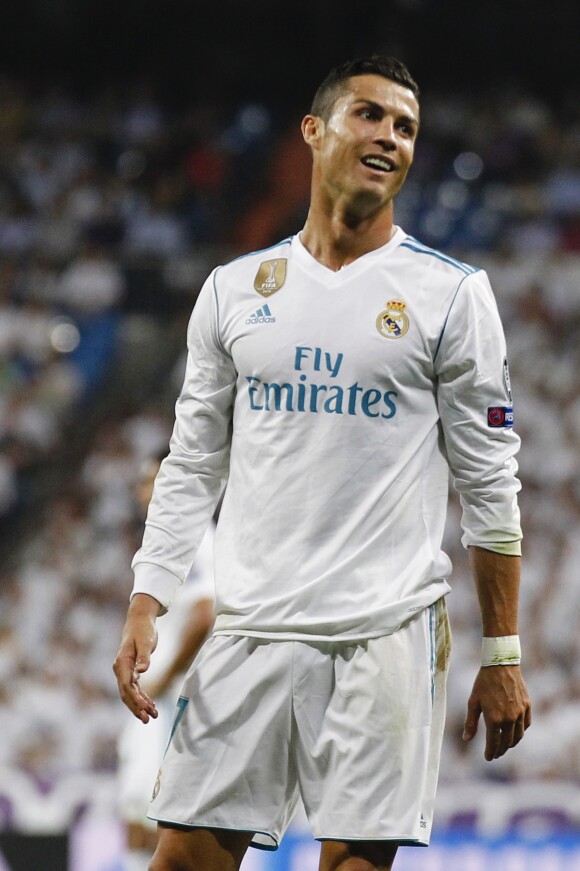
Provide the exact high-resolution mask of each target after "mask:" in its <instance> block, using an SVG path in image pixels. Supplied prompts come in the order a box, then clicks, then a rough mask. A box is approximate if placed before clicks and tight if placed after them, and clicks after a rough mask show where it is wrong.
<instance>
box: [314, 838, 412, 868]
mask: <svg viewBox="0 0 580 871" xmlns="http://www.w3.org/2000/svg"><path fill="white" fill-rule="evenodd" d="M398 846H399V845H398V844H397V842H396V841H323V842H322V846H321V849H320V864H319V871H390V869H391V868H392V866H393V861H394V859H395V854H396V852H397V847H398Z"/></svg>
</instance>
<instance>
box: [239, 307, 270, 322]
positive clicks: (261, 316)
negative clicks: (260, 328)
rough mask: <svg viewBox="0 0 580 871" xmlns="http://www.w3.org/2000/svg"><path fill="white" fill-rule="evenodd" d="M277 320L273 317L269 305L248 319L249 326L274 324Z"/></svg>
mask: <svg viewBox="0 0 580 871" xmlns="http://www.w3.org/2000/svg"><path fill="white" fill-rule="evenodd" d="M275 320H276V318H275V317H274V316H273V315H272V312H271V311H270V307H269V306H267V305H264V306H262V308H259V309H258V311H256V312H254V313H253V314H251V315H250V317H249V318H246V323H247V324H273V323H274V321H275Z"/></svg>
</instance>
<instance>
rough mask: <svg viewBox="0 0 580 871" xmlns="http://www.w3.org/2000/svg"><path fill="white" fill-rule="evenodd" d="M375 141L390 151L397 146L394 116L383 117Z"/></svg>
mask: <svg viewBox="0 0 580 871" xmlns="http://www.w3.org/2000/svg"><path fill="white" fill-rule="evenodd" d="M375 141H376V142H377V144H379V145H382V146H383V148H385V149H387V150H389V151H390V150H392V149H393V148H395V147H396V137H395V125H394V123H393V119H392V118H389V117H385V118H383V120H382V121H381V123H380V126H379V129H378V130H377V135H376V137H375Z"/></svg>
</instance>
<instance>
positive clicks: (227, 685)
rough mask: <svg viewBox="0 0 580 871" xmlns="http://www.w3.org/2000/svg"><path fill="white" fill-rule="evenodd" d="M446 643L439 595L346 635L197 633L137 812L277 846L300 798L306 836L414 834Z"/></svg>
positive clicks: (436, 737)
mask: <svg viewBox="0 0 580 871" xmlns="http://www.w3.org/2000/svg"><path fill="white" fill-rule="evenodd" d="M449 648H450V635H449V626H448V622H447V610H446V607H445V602H444V600H443V599H441V600H439V601H438V602H436V603H435V604H434V605H432V606H431V607H430V608H427V609H426V610H425V611H422V612H420V613H419V614H418V615H417V616H416V617H415V618H414V619H413V620H412V621H411V622H410V623H409V624H407V626H406V627H404V628H403V629H400V630H399V631H398V632H396V633H394V634H393V635H386V636H382V637H380V638H371V639H367V640H363V641H358V642H350V641H349V642H332V641H328V642H326V641H325V642H318V641H317V642H307V641H270V640H265V639H263V638H253V637H248V636H236V635H219V636H213V637H212V638H210V639H209V640H208V641H207V642H206V644H205V646H204V647H203V648H202V650H201V652H200V653H199V655H198V657H197V659H196V660H195V663H194V664H193V666H192V668H191V669H190V671H189V673H188V675H187V677H186V679H185V684H184V688H183V693H182V697H181V698H180V700H179V703H178V708H177V714H176V717H175V722H174V726H173V733H172V738H171V741H170V743H169V747H168V749H167V753H166V755H165V759H164V761H163V764H162V767H161V770H160V772H159V777H158V780H157V783H156V787H155V793H154V799H153V801H152V803H151V806H150V810H149V815H150V816H151V817H152V818H153V819H156V820H159V821H161V822H165V823H169V824H171V823H175V824H179V825H185V826H194V827H200V828H220V829H235V830H238V831H247V832H254V833H255V836H254V839H253V841H252V844H253V846H260V847H265V848H267V849H276V847H277V846H278V843H279V841H280V839H281V838H282V836H283V834H284V832H285V830H286V828H287V826H288V823H289V822H290V820H291V818H292V815H293V813H294V811H295V808H296V804H297V801H298V797H299V795H301V796H302V800H303V803H304V808H305V810H306V814H307V816H308V820H309V823H310V827H311V829H312V833H313V835H314V837H315V838H317V839H320V840H326V839H332V840H345V841H348V840H393V841H398V842H399V843H402V844H417V845H427V844H428V843H429V836H430V832H431V824H432V817H433V805H434V799H435V790H436V785H437V775H438V769H439V757H440V751H441V741H442V735H443V724H444V717H445V683H446V677H447V664H448V654H449Z"/></svg>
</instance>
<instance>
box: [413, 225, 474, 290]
mask: <svg viewBox="0 0 580 871" xmlns="http://www.w3.org/2000/svg"><path fill="white" fill-rule="evenodd" d="M398 250H399V253H400V254H401V255H402V256H403V257H404V258H405V260H406V261H407V262H408V264H409V266H410V267H411V266H412V267H414V268H417V269H425V270H429V271H431V272H436V273H439V274H441V275H442V276H444V275H446V276H448V277H449V278H450V279H451V280H454V279H456V280H459V281H462V280H463V279H464V278H466V277H467V276H469V275H475V274H476V273H480V272H482V269H481V267H479V266H473V265H472V264H470V263H464V262H463V261H462V260H458V259H456V258H455V257H451V255H449V254H446V253H445V252H444V251H439V250H438V249H436V248H431V247H430V246H429V245H425V244H424V243H423V242H420V241H419V240H418V239H416V238H415V237H414V236H409V235H407V234H405V235H404V236H403V238H402V241H401V242H400V244H399V249H398Z"/></svg>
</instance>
